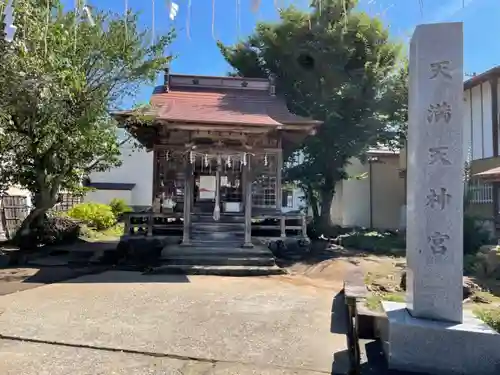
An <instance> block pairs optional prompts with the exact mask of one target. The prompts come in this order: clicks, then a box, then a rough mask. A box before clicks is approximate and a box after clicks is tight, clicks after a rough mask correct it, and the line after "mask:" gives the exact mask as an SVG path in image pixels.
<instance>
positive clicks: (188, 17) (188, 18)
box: [186, 0, 192, 40]
mask: <svg viewBox="0 0 500 375" xmlns="http://www.w3.org/2000/svg"><path fill="white" fill-rule="evenodd" d="M191 5H192V4H191V0H188V10H187V17H186V35H187V38H188V40H191V30H190V29H191Z"/></svg>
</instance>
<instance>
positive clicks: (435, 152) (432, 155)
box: [429, 146, 451, 165]
mask: <svg viewBox="0 0 500 375" xmlns="http://www.w3.org/2000/svg"><path fill="white" fill-rule="evenodd" d="M447 154H448V147H447V146H440V147H431V148H429V164H430V165H433V164H437V163H441V164H443V165H450V164H451V162H450V161H449V160H448V159H447V157H448V155H447Z"/></svg>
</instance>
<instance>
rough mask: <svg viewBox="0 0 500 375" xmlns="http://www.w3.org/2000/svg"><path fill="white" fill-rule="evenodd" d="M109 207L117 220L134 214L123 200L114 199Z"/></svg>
mask: <svg viewBox="0 0 500 375" xmlns="http://www.w3.org/2000/svg"><path fill="white" fill-rule="evenodd" d="M109 206H110V207H111V211H113V214H114V215H115V217H116V218H117V219H118V218H119V217H120V216H121V215H123V214H124V213H126V212H132V208H130V206H129V205H128V204H127V203H126V202H125V200H124V199H121V198H113V199H112V200H111V202H109Z"/></svg>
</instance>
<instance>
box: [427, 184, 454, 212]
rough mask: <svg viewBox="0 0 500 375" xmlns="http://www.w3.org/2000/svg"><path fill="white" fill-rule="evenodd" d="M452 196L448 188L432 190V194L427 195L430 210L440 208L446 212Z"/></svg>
mask: <svg viewBox="0 0 500 375" xmlns="http://www.w3.org/2000/svg"><path fill="white" fill-rule="evenodd" d="M450 198H451V195H450V194H448V193H447V191H446V188H441V189H439V190H437V191H436V189H430V194H429V195H427V204H426V206H429V207H430V208H439V209H441V210H444V209H445V208H446V206H447V205H448V203H449V202H450Z"/></svg>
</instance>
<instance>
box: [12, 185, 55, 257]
mask: <svg viewBox="0 0 500 375" xmlns="http://www.w3.org/2000/svg"><path fill="white" fill-rule="evenodd" d="M53 191H55V189H50V188H47V189H45V191H43V192H41V193H37V194H34V195H33V203H34V207H33V209H32V210H31V212H30V213H29V214H28V216H26V218H25V219H24V220H23V222H22V223H21V225H20V227H19V229H18V230H17V231H16V234H15V236H14V239H13V241H14V243H16V244H17V245H18V246H19V247H20V248H21V249H23V250H24V249H26V250H28V249H32V248H34V247H36V245H37V244H38V230H39V229H40V228H42V226H43V222H44V218H45V216H46V214H47V211H48V210H49V209H51V208H52V207H54V205H55V204H56V200H57V194H54V193H53Z"/></svg>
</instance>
